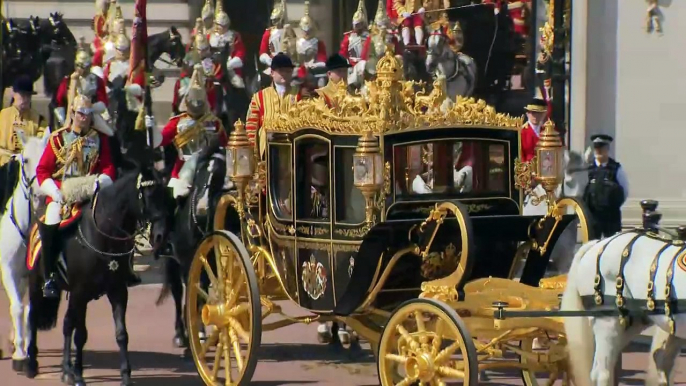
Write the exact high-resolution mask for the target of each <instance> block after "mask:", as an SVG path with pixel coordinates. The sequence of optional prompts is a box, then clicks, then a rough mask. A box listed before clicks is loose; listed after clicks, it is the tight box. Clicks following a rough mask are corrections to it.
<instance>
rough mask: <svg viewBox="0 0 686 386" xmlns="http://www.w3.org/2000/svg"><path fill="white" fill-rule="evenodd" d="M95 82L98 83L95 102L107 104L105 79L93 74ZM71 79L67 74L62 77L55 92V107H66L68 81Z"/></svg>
mask: <svg viewBox="0 0 686 386" xmlns="http://www.w3.org/2000/svg"><path fill="white" fill-rule="evenodd" d="M95 78H96V82H97V84H98V86H97V89H96V91H95V101H94V103H95V102H102V103H104V104H105V106H107V104H108V100H107V88H106V87H105V81H104V80H102V79H100V77H98V76H95ZM70 81H71V79H70V77H69V76H65V77H64V79H62V82H61V83H60V85H59V87H57V94H56V95H55V101H56V102H57V107H64V108H67V96H68V95H69V82H70Z"/></svg>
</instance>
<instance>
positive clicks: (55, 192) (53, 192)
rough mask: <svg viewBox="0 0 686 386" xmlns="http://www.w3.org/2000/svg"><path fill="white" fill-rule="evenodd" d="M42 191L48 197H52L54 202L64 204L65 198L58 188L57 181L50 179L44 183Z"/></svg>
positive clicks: (41, 187)
mask: <svg viewBox="0 0 686 386" xmlns="http://www.w3.org/2000/svg"><path fill="white" fill-rule="evenodd" d="M40 189H41V191H42V192H43V193H44V194H45V195H46V196H48V197H50V198H51V199H52V201H54V202H56V203H59V204H64V196H63V195H62V192H61V191H60V189H59V188H58V187H57V184H55V180H53V179H52V178H48V179H47V180H45V181H43V183H42V184H41V186H40Z"/></svg>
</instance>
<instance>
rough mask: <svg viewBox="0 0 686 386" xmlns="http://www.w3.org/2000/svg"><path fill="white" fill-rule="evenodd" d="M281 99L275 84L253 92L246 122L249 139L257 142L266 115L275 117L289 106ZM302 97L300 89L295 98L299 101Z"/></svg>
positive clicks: (253, 142)
mask: <svg viewBox="0 0 686 386" xmlns="http://www.w3.org/2000/svg"><path fill="white" fill-rule="evenodd" d="M281 99H282V98H281V97H279V94H278V92H277V91H276V89H275V88H274V86H271V87H267V88H264V89H262V90H260V91H258V92H257V93H255V94H253V96H252V100H251V101H250V107H249V108H248V116H247V118H246V122H245V131H247V133H248V139H249V140H250V142H251V143H252V144H253V145H254V144H255V139H256V137H257V133H258V132H259V130H260V128H261V127H262V125H263V124H264V120H265V116H267V117H268V118H272V119H273V118H275V116H276V115H277V114H280V113H282V111H281V110H282V108H283V109H286V108H288V107H286V104H283V103H282V102H281ZM301 99H302V96H301V93H300V90H298V93H297V94H296V95H295V100H296V101H299V100H301ZM282 106H284V107H282Z"/></svg>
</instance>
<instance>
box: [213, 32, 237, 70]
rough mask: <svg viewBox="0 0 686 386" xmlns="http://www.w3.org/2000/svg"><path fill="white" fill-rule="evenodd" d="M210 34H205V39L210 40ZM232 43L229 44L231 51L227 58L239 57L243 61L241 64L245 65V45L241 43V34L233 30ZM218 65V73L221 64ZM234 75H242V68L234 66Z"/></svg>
mask: <svg viewBox="0 0 686 386" xmlns="http://www.w3.org/2000/svg"><path fill="white" fill-rule="evenodd" d="M211 36H212V34H207V41H208V42H209V41H210V37H211ZM233 36H234V38H233V43H231V44H229V47H231V52H229V60H230V59H231V58H240V59H241V62H243V65H245V45H244V44H243V39H242V38H241V34H239V33H238V32H236V31H233ZM217 67H220V68H219V70H220V74H221V66H217ZM233 71H234V72H235V73H236V75H238V76H240V77H243V70H242V68H234V70H233ZM218 79H221V77H218Z"/></svg>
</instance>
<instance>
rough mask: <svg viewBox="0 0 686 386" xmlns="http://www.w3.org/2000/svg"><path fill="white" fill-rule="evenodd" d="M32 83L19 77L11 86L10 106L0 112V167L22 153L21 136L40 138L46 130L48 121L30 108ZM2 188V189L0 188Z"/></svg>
mask: <svg viewBox="0 0 686 386" xmlns="http://www.w3.org/2000/svg"><path fill="white" fill-rule="evenodd" d="M33 94H35V92H34V91H33V81H32V80H31V78H30V77H28V76H26V75H22V76H19V77H18V78H17V79H16V80H15V81H14V84H13V85H12V105H11V106H9V107H5V108H4V109H2V111H0V166H2V165H4V164H6V163H7V162H8V161H9V160H10V158H11V157H12V156H13V155H15V154H19V153H21V151H22V148H21V140H20V139H19V138H20V136H21V135H24V136H25V137H30V136H31V137H42V136H43V133H45V130H48V121H47V120H46V119H45V118H44V117H43V116H42V115H40V114H39V113H38V112H37V111H36V110H34V109H32V108H31V98H32V97H33ZM0 188H4V187H0Z"/></svg>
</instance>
